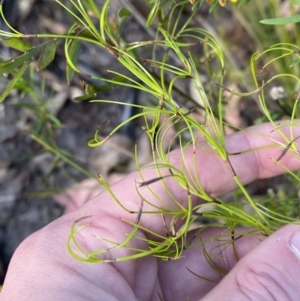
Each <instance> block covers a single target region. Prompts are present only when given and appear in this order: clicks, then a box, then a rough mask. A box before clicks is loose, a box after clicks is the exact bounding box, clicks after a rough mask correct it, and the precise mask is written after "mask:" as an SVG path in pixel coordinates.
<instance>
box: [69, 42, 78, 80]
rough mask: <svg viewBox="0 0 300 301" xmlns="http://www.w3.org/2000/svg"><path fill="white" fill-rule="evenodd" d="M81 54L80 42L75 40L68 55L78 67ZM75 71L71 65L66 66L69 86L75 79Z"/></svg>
mask: <svg viewBox="0 0 300 301" xmlns="http://www.w3.org/2000/svg"><path fill="white" fill-rule="evenodd" d="M79 52H80V41H79V40H73V41H71V42H70V44H69V48H68V54H69V58H70V60H71V61H72V62H73V63H74V64H75V65H76V63H77V59H78V56H79ZM74 73H75V71H74V69H73V68H72V67H71V66H70V64H68V62H67V65H66V76H67V81H68V85H70V83H71V81H72V79H73V77H74Z"/></svg>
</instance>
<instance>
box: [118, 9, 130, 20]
mask: <svg viewBox="0 0 300 301" xmlns="http://www.w3.org/2000/svg"><path fill="white" fill-rule="evenodd" d="M129 16H131V12H130V11H129V10H128V9H126V8H122V9H121V10H120V11H119V17H120V18H124V17H125V18H127V17H129Z"/></svg>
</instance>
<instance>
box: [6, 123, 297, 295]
mask: <svg viewBox="0 0 300 301" xmlns="http://www.w3.org/2000/svg"><path fill="white" fill-rule="evenodd" d="M272 129H273V128H272V126H271V125H270V124H264V125H260V126H256V127H253V128H252V130H253V131H255V132H260V133H264V134H266V135H269V136H272V137H273V138H274V139H276V140H280V135H279V134H278V133H277V132H276V131H274V132H272V133H271V131H272ZM288 130H289V129H287V132H288ZM295 131H297V132H299V129H295ZM298 134H299V133H298ZM295 136H297V135H296V134H295ZM266 144H269V142H268V140H266V139H265V138H263V136H261V135H252V134H250V133H249V132H239V133H236V134H233V135H231V136H228V137H227V139H226V145H227V149H228V151H230V152H238V151H241V150H245V149H251V148H258V147H259V146H263V145H266ZM191 152H192V150H191V149H188V150H187V151H186V153H185V156H186V160H187V164H188V165H190V166H192V162H190V161H192V156H190V154H191ZM279 153H280V151H279V150H278V149H275V148H270V149H263V150H260V151H253V152H248V153H244V154H241V155H237V156H232V157H231V163H232V165H233V167H234V170H235V171H236V173H237V175H238V176H239V178H240V179H241V181H242V183H244V184H247V183H249V182H251V181H253V180H255V179H257V178H266V177H271V176H275V175H278V174H281V173H283V172H284V170H283V169H282V168H281V167H280V166H279V165H276V164H275V163H274V161H272V160H271V159H270V158H277V157H278V155H279ZM196 154H197V170H199V177H200V180H201V183H202V185H203V187H204V189H205V190H206V191H207V192H208V193H209V194H211V195H214V196H220V195H223V194H225V193H227V192H229V191H231V190H232V189H234V188H235V187H236V184H235V182H234V180H233V178H232V175H231V173H230V172H229V170H228V168H227V167H226V165H225V164H224V162H223V161H222V160H221V159H220V158H219V157H217V156H215V155H213V154H212V153H209V152H205V151H203V149H202V148H201V147H200V146H199V148H198V149H197V152H196ZM180 156H181V153H180V152H179V151H174V152H172V155H171V157H170V158H171V159H170V161H171V162H172V164H174V165H177V166H178V164H179V161H180V160H179V157H180ZM281 163H282V164H284V165H285V166H287V167H288V168H289V169H291V170H295V169H299V168H300V160H299V159H297V158H294V157H290V156H284V157H283V158H282V159H281ZM144 177H145V178H146V179H148V180H149V179H152V178H155V177H157V174H156V172H155V170H153V169H149V170H147V171H145V172H144ZM135 181H140V178H139V175H138V173H132V174H130V175H128V176H127V177H126V178H125V179H123V180H121V181H120V182H118V183H116V184H115V185H113V186H112V189H113V191H114V193H115V194H116V196H117V197H118V198H119V199H120V200H121V201H122V204H124V205H125V206H126V207H127V208H131V209H132V210H133V211H137V210H138V208H139V204H140V196H139V195H138V194H137V192H136V187H135ZM165 183H166V185H168V188H169V189H170V191H171V192H172V194H173V195H175V196H176V197H177V199H178V200H179V201H180V202H181V203H182V204H183V205H186V203H187V201H186V192H185V191H183V189H182V188H181V187H180V186H178V185H177V184H176V182H175V181H174V180H173V179H172V178H171V177H170V178H168V179H166V181H165ZM144 188H145V187H144ZM151 188H152V189H153V190H154V191H155V193H156V194H158V195H160V196H161V198H163V199H164V200H166V201H167V202H168V200H169V201H170V202H171V200H170V198H169V196H168V194H167V193H166V191H165V189H164V187H163V186H162V184H161V183H160V182H159V181H158V182H155V183H153V184H151ZM140 193H142V194H143V196H145V198H147V199H148V200H150V201H151V202H152V201H153V202H157V200H156V199H155V198H153V194H150V193H149V191H148V190H147V189H144V190H143V187H140ZM151 198H152V199H151ZM194 201H195V202H197V200H194ZM143 210H147V204H146V203H145V204H144V208H143ZM88 215H91V217H90V219H89V223H90V226H89V227H87V228H85V229H84V234H82V235H81V234H80V232H79V233H78V237H79V238H78V239H79V241H80V245H81V246H83V248H85V249H86V250H90V251H92V250H96V249H99V248H106V247H107V246H106V243H105V242H104V241H103V240H99V239H97V238H96V237H105V238H107V239H111V240H113V241H120V242H121V241H123V240H124V238H125V237H126V234H125V233H129V232H130V231H131V229H132V226H130V225H129V224H128V223H126V222H124V221H122V220H121V217H123V218H125V219H127V220H132V222H134V220H135V218H136V216H135V215H133V214H129V213H126V212H125V211H124V210H123V209H122V208H121V207H120V206H119V205H118V204H117V203H116V202H115V201H114V200H112V198H111V196H110V194H109V193H107V192H103V193H101V194H100V195H98V196H97V197H94V198H93V199H92V200H90V201H89V202H88V203H86V204H85V205H84V206H82V207H81V208H80V209H79V210H77V211H75V212H73V213H70V214H68V215H65V216H62V217H61V218H59V219H57V220H56V221H54V222H52V223H51V224H49V225H48V226H46V227H45V228H43V229H41V230H40V231H38V232H36V233H34V234H33V235H31V236H30V237H28V238H27V239H26V240H25V241H24V242H23V243H22V244H21V245H20V247H19V248H18V249H17V250H16V252H15V254H14V256H13V259H12V261H11V264H10V266H9V270H8V273H7V277H6V279H5V283H4V286H3V290H2V292H1V293H0V300H1V301H8V300H14V301H15V300H20V301H22V300H24V301H27V300H39V301H43V300H60V301H64V300H66V301H69V300H97V301H99V300H105V301H113V300H122V301H123V300H128V301H133V300H139V301H147V300H149V301H150V300H151V301H154V300H155V301H160V300H161V299H160V296H161V297H162V300H165V301H168V300H171V301H177V300H178V301H185V300H189V301H193V300H200V299H201V298H203V299H201V300H205V301H206V300H225V301H226V300H238V301H244V300H245V301H246V300H280V301H283V300H300V286H299V285H298V282H299V280H298V279H299V278H300V236H299V235H300V234H299V230H300V226H296V225H288V226H286V227H283V228H282V229H280V230H278V231H277V232H275V233H274V234H273V235H271V236H270V237H268V238H265V239H264V238H262V237H260V238H258V237H250V236H249V237H243V238H241V239H238V240H237V241H236V244H235V247H236V250H237V253H238V255H239V257H240V258H241V260H240V261H239V262H238V263H236V262H235V256H234V254H233V251H232V248H225V249H224V250H223V251H222V253H221V255H222V256H216V258H214V259H215V260H216V261H217V263H218V264H219V265H220V266H221V267H223V268H224V269H226V270H228V271H230V272H229V273H228V275H227V276H226V277H224V278H223V275H221V274H220V273H219V272H218V271H217V270H215V269H213V268H212V267H211V266H210V265H209V263H208V262H207V260H206V258H205V256H204V254H203V250H202V246H201V245H198V246H195V247H191V248H189V249H187V250H186V251H184V253H183V257H182V258H180V259H179V260H174V261H167V262H163V261H161V260H160V259H157V258H155V257H152V256H147V257H144V258H140V259H136V260H130V261H126V262H111V263H104V264H87V263H83V262H80V261H77V260H75V259H74V258H73V257H71V256H70V254H69V253H68V251H67V248H66V240H67V237H68V235H69V233H70V227H71V225H72V223H73V222H74V221H75V220H77V219H78V218H81V217H83V216H88ZM140 222H141V224H142V225H143V227H145V228H148V229H151V230H153V231H155V232H157V233H160V234H161V235H166V230H165V227H164V225H163V223H162V219H161V216H159V215H152V214H143V215H142V218H141V221H140ZM221 231H222V229H208V230H206V231H204V232H202V234H201V235H202V237H203V238H208V237H211V236H216V235H217V234H218V233H220V232H221ZM138 234H139V236H140V237H142V236H143V235H145V234H144V233H143V232H142V231H140V230H139V233H138ZM297 234H298V235H297ZM262 240H263V241H262ZM261 241H262V242H261ZM132 246H135V247H139V248H147V245H146V243H145V244H144V245H143V242H142V241H141V240H133V241H132ZM220 248H221V247H219V249H218V242H213V241H212V242H210V243H208V244H207V245H206V249H207V250H208V251H210V250H213V249H214V250H215V252H216V253H219V252H220ZM130 253H131V251H130V250H127V249H120V250H117V251H114V253H113V254H111V253H110V252H109V251H108V252H106V253H105V254H104V256H105V258H106V259H113V258H115V256H118V257H121V256H126V255H128V254H130ZM221 257H222V258H221ZM187 268H189V269H190V270H192V271H193V272H194V273H196V274H198V275H200V276H204V277H206V278H208V279H215V280H220V283H219V284H217V285H216V283H212V282H209V281H207V280H204V279H200V278H198V277H196V276H195V275H193V274H192V273H191V272H189V271H188V269H187ZM222 278H223V279H222ZM221 279H222V280H221Z"/></svg>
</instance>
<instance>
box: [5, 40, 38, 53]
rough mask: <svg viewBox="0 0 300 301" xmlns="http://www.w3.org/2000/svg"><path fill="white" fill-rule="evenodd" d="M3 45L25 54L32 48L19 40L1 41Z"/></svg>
mask: <svg viewBox="0 0 300 301" xmlns="http://www.w3.org/2000/svg"><path fill="white" fill-rule="evenodd" d="M2 42H3V44H5V45H7V46H8V47H10V48H13V49H16V50H19V51H22V52H25V51H28V50H30V49H31V48H32V46H31V45H30V44H29V43H27V42H25V41H23V40H22V39H20V38H9V39H4V40H2Z"/></svg>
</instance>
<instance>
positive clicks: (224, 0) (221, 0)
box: [206, 0, 239, 7]
mask: <svg viewBox="0 0 300 301" xmlns="http://www.w3.org/2000/svg"><path fill="white" fill-rule="evenodd" d="M213 1H214V0H206V2H207V3H212V2H213ZM238 1H239V0H230V2H238ZM219 4H220V5H221V6H223V7H224V6H225V5H226V0H219Z"/></svg>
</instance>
